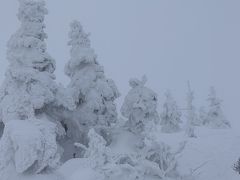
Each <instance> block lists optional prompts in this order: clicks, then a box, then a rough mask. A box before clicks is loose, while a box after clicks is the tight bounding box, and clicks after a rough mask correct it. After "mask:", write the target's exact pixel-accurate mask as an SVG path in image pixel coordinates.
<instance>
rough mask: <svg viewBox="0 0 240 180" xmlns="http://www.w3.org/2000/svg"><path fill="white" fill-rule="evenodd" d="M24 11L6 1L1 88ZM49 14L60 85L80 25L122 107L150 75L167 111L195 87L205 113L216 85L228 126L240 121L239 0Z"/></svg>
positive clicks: (57, 9) (160, 1) (0, 16)
mask: <svg viewBox="0 0 240 180" xmlns="http://www.w3.org/2000/svg"><path fill="white" fill-rule="evenodd" d="M17 8H18V2H17V0H0V24H1V26H0V62H1V66H0V82H2V80H3V79H4V72H5V70H6V66H7V60H6V53H5V52H6V42H7V40H8V39H9V37H10V36H11V34H13V33H14V32H15V31H16V30H17V28H18V27H19V23H18V20H17V18H16V13H17ZM47 8H48V10H49V15H48V16H47V17H46V25H47V28H46V32H47V33H48V36H49V38H48V40H47V45H48V52H49V53H50V54H51V55H52V56H53V57H54V58H55V59H56V62H57V70H56V75H57V81H58V82H62V83H64V84H65V85H66V84H67V82H68V78H67V77H66V76H64V74H63V67H64V64H65V63H66V62H67V60H68V59H69V48H68V47H67V45H66V44H67V41H68V37H67V35H68V30H69V23H70V22H71V21H72V20H73V19H77V20H79V21H81V22H82V24H83V26H84V28H85V30H86V31H87V32H91V40H92V46H93V47H94V49H95V51H96V53H97V54H98V61H99V62H100V63H101V64H102V65H103V66H104V67H105V71H106V75H107V76H108V77H110V78H112V79H113V80H114V81H115V82H116V84H117V86H118V88H119V90H120V92H121V94H122V97H121V99H120V101H119V103H121V101H122V99H123V97H124V96H125V95H126V93H127V91H128V90H129V86H128V80H129V78H131V77H141V76H142V75H143V74H146V75H147V76H148V79H149V81H148V84H147V85H148V86H149V87H151V88H152V89H153V90H154V91H156V92H157V93H158V94H159V101H160V104H162V102H163V100H164V96H163V94H164V92H165V90H166V89H170V90H172V92H173V94H174V96H175V97H176V99H177V100H178V104H179V106H181V107H184V106H185V92H186V90H187V80H189V81H190V82H191V86H192V88H193V89H194V90H195V96H196V105H197V106H199V105H204V104H205V100H206V97H207V94H208V89H209V86H211V85H214V86H215V87H216V89H217V92H218V95H219V97H221V98H222V99H223V100H224V111H225V113H226V116H227V117H228V119H229V120H230V121H231V122H232V123H233V125H234V123H236V124H237V122H238V121H240V118H239V117H238V116H239V110H240V105H239V103H240V19H239V18H240V1H239V0H47ZM160 109H161V107H160ZM239 124H240V123H239Z"/></svg>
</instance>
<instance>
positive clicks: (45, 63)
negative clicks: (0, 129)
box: [0, 0, 57, 122]
mask: <svg viewBox="0 0 240 180" xmlns="http://www.w3.org/2000/svg"><path fill="white" fill-rule="evenodd" d="M46 13H47V10H46V8H45V3H44V1H33V0H21V1H20V8H19V13H18V18H19V20H20V21H21V27H20V29H19V30H18V31H17V32H16V33H15V34H14V35H13V36H12V37H11V39H10V40H9V42H8V52H7V58H8V61H9V64H10V65H9V68H8V70H7V73H6V79H5V81H4V84H3V86H2V89H1V99H0V106H1V111H2V112H1V119H2V120H3V122H7V121H9V120H11V119H15V120H16V119H19V120H25V119H28V118H33V117H34V116H35V111H36V110H39V109H43V108H44V106H45V105H47V104H50V103H53V102H54V101H55V94H56V93H57V86H56V84H55V82H54V81H53V80H54V79H55V76H54V75H53V74H52V73H53V71H54V70H55V61H54V60H53V59H52V58H51V57H50V56H49V54H48V53H47V52H46V44H45V42H44V39H45V38H46V37H47V36H46V34H45V33H44V27H45V25H44V22H43V20H44V15H45V14H46Z"/></svg>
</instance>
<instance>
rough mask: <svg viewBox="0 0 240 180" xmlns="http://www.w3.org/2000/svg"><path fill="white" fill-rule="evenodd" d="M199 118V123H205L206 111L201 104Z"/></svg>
mask: <svg viewBox="0 0 240 180" xmlns="http://www.w3.org/2000/svg"><path fill="white" fill-rule="evenodd" d="M199 120H200V121H201V123H202V124H203V125H205V124H206V121H207V112H206V108H205V107H204V106H201V107H200V108H199Z"/></svg>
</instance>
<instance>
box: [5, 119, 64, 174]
mask: <svg viewBox="0 0 240 180" xmlns="http://www.w3.org/2000/svg"><path fill="white" fill-rule="evenodd" d="M56 131H57V128H56V125H55V124H53V123H51V122H49V121H44V120H42V119H41V120H37V119H34V120H26V121H19V120H11V121H9V122H8V123H6V126H5V129H4V134H3V137H2V139H1V141H0V152H1V153H0V172H1V171H3V170H4V168H6V167H7V166H8V165H9V164H10V163H12V162H14V165H15V167H16V171H17V172H18V173H23V172H26V173H33V172H35V173H39V172H41V171H42V170H44V169H45V168H56V167H57V166H58V163H59V160H60V149H59V147H58V145H57V143H56V136H57V134H56Z"/></svg>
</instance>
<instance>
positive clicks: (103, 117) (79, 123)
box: [65, 21, 120, 143]
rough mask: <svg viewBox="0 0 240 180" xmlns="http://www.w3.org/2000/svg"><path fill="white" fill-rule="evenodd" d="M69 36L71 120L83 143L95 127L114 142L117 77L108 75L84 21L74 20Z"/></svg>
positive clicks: (67, 69) (66, 71) (117, 94)
mask: <svg viewBox="0 0 240 180" xmlns="http://www.w3.org/2000/svg"><path fill="white" fill-rule="evenodd" d="M69 38H70V41H69V43H68V44H69V46H70V47H71V51H70V55H71V58H70V60H69V62H68V63H67V64H66V67H65V73H66V75H67V76H69V77H70V79H71V82H70V84H69V86H68V88H69V89H70V91H71V94H72V97H73V99H74V103H75V105H76V109H75V110H74V111H73V112H72V114H71V117H70V119H71V121H72V122H74V123H75V124H76V127H74V128H75V129H76V130H77V131H78V132H80V133H81V137H82V139H79V140H80V141H82V142H81V143H86V135H87V132H88V130H89V129H91V128H94V129H95V130H96V132H98V133H99V134H101V135H102V136H103V137H104V138H105V139H106V140H107V141H110V136H109V133H110V132H109V129H110V127H111V125H112V124H114V123H115V122H116V121H117V110H116V105H115V102H114V101H115V99H116V98H118V97H119V96H120V94H119V92H118V89H117V87H116V85H115V83H114V82H113V80H111V79H108V78H106V77H105V75H104V69H103V67H102V66H101V65H99V63H98V62H97V56H96V54H95V52H94V50H93V49H92V48H91V43H90V40H89V34H87V33H85V32H84V30H83V27H82V25H81V24H80V22H78V21H73V22H72V23H71V29H70V32H69ZM84 141H85V142H84Z"/></svg>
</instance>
